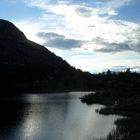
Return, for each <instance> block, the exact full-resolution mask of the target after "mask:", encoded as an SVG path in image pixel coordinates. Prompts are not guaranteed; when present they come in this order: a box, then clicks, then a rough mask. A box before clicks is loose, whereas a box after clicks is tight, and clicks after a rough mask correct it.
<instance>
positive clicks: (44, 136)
mask: <svg viewBox="0 0 140 140" xmlns="http://www.w3.org/2000/svg"><path fill="white" fill-rule="evenodd" d="M84 94H87V92H68V93H58V94H39V95H38V94H29V95H22V96H20V97H12V98H11V97H1V98H0V111H1V113H0V140H95V139H99V138H106V137H107V136H108V135H109V133H110V132H111V131H115V130H116V126H115V124H114V121H115V120H117V119H118V118H119V116H115V115H109V116H104V115H100V114H98V113H96V111H95V110H96V109H99V108H101V107H103V106H102V105H91V106H88V105H86V104H83V103H82V102H81V101H80V99H79V97H81V96H83V95H84Z"/></svg>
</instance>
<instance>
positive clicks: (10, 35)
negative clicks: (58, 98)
mask: <svg viewBox="0 0 140 140" xmlns="http://www.w3.org/2000/svg"><path fill="white" fill-rule="evenodd" d="M81 75H82V76H81ZM90 76H91V74H89V73H83V72H82V71H80V70H76V69H75V68H74V67H72V66H70V65H69V64H68V63H67V62H66V61H65V60H63V59H62V58H60V57H58V56H56V55H55V54H54V53H52V52H50V51H49V50H48V49H47V48H45V47H44V46H41V45H39V44H37V43H35V42H32V41H30V40H28V39H27V38H26V36H25V35H24V33H23V32H21V31H20V30H19V29H18V28H17V27H16V26H15V25H14V24H12V23H11V22H9V21H6V20H2V19H1V20H0V88H1V90H2V91H3V92H4V91H6V92H12V91H13V92H16V91H18V92H19V91H20V92H32V91H38V92H40V91H48V90H66V89H67V90H74V89H75V90H76V89H77V90H78V89H85V88H86V83H85V79H86V78H85V77H88V78H90ZM87 81H88V80H87Z"/></svg>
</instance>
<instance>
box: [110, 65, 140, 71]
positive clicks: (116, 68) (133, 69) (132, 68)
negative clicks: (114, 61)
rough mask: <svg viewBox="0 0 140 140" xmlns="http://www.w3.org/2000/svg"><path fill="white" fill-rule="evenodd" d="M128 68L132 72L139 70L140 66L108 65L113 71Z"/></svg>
mask: <svg viewBox="0 0 140 140" xmlns="http://www.w3.org/2000/svg"><path fill="white" fill-rule="evenodd" d="M128 68H129V69H130V71H132V72H140V66H133V67H128V66H112V67H110V70H111V71H114V72H124V71H126V70H127V69H128Z"/></svg>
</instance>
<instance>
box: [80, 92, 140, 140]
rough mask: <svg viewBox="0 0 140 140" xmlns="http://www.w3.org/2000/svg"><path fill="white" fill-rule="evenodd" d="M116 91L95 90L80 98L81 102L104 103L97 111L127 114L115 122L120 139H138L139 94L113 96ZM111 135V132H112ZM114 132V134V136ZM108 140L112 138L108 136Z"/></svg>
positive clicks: (139, 130)
mask: <svg viewBox="0 0 140 140" xmlns="http://www.w3.org/2000/svg"><path fill="white" fill-rule="evenodd" d="M115 92H116V91H113V90H112V91H107V90H105V91H103V90H102V91H97V92H96V94H94V93H91V94H88V95H85V96H84V97H82V98H81V101H82V102H83V103H87V104H103V105H106V107H105V108H102V109H101V110H99V111H98V112H99V113H101V114H105V115H109V114H118V115H123V116H127V117H126V118H124V119H119V120H117V121H116V122H115V123H116V125H117V127H118V131H119V132H118V133H120V134H122V137H121V140H139V139H140V119H139V118H140V95H131V96H125V97H118V96H113V95H115ZM112 135H113V134H112ZM115 135H116V134H114V136H115ZM107 139H108V140H114V139H116V138H113V136H111V135H110V136H109V137H108V138H107Z"/></svg>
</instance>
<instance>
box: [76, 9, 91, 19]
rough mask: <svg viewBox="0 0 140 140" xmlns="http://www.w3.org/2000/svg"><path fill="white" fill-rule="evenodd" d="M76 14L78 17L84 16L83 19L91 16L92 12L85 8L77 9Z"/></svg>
mask: <svg viewBox="0 0 140 140" xmlns="http://www.w3.org/2000/svg"><path fill="white" fill-rule="evenodd" d="M76 12H77V14H78V15H80V16H84V17H90V16H91V15H92V11H91V10H89V9H87V8H85V7H79V8H77V9H76Z"/></svg>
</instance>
